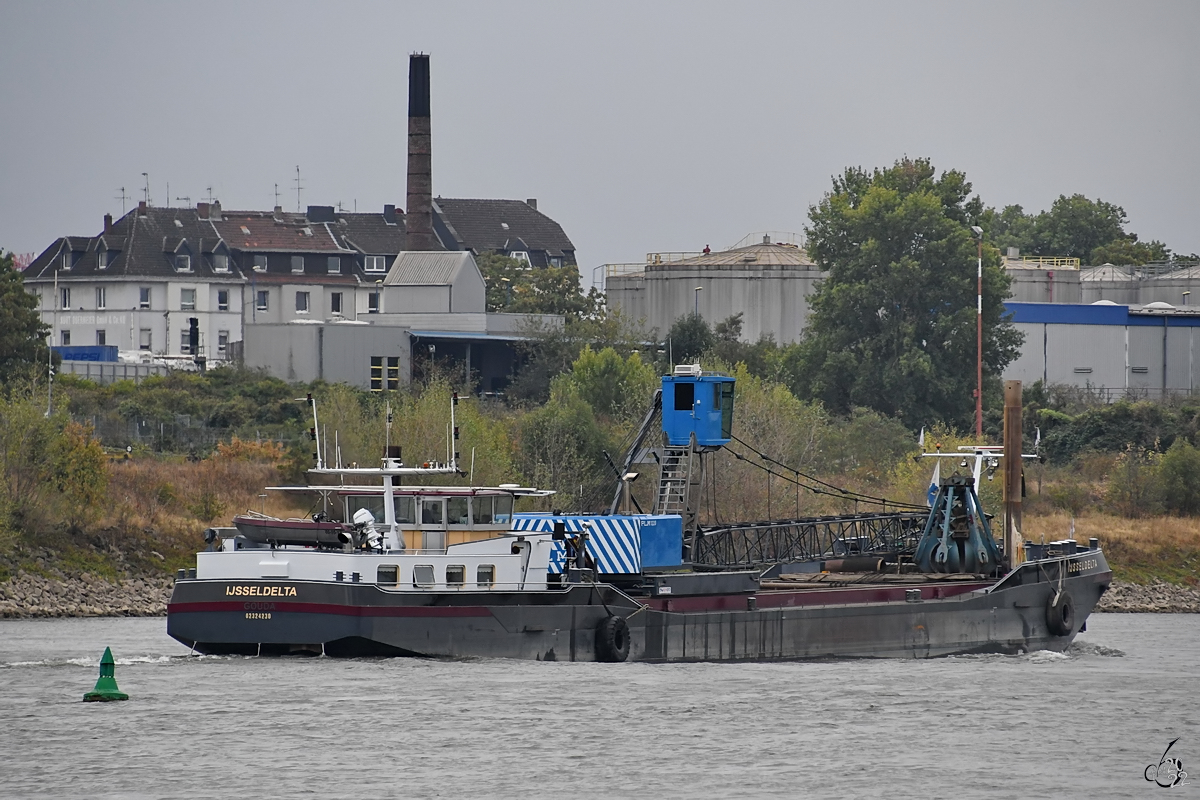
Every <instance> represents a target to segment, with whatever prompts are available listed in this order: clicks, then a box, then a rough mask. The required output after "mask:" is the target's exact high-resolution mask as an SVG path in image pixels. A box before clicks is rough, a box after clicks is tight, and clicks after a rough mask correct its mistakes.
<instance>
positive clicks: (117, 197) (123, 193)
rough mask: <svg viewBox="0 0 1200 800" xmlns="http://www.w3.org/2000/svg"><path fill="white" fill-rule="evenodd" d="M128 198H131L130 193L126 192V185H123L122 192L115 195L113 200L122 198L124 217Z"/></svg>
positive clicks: (122, 214) (122, 213)
mask: <svg viewBox="0 0 1200 800" xmlns="http://www.w3.org/2000/svg"><path fill="white" fill-rule="evenodd" d="M128 199H129V195H127V194H125V187H124V186H122V187H121V193H120V194H118V195H113V200H120V201H121V216H122V217H123V216H125V201H126V200H128Z"/></svg>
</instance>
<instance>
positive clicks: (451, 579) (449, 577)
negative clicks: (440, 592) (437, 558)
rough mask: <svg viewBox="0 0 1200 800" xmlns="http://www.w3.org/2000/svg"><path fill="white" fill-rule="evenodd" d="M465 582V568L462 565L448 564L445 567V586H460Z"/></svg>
mask: <svg viewBox="0 0 1200 800" xmlns="http://www.w3.org/2000/svg"><path fill="white" fill-rule="evenodd" d="M466 582H467V568H466V567H464V566H463V565H462V564H450V565H449V566H447V567H446V585H447V586H462V585H463V584H464V583H466Z"/></svg>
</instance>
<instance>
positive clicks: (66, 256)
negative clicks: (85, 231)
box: [62, 253, 71, 272]
mask: <svg viewBox="0 0 1200 800" xmlns="http://www.w3.org/2000/svg"><path fill="white" fill-rule="evenodd" d="M62 268H63V272H66V271H68V270H69V269H71V254H70V253H63V257H62Z"/></svg>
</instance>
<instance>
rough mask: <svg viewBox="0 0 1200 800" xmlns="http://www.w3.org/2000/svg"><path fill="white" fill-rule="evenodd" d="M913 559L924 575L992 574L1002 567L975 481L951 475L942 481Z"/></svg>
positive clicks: (970, 478)
mask: <svg viewBox="0 0 1200 800" xmlns="http://www.w3.org/2000/svg"><path fill="white" fill-rule="evenodd" d="M914 560H915V561H916V564H917V569H919V570H921V571H922V572H942V573H952V572H967V573H982V574H991V573H993V572H995V571H996V570H997V569H998V568H999V566H1000V551H999V549H998V548H997V547H996V541H995V540H994V539H993V538H992V529H991V526H990V525H988V520H987V517H986V516H985V515H984V513H983V509H982V508H980V506H979V496H978V495H977V494H975V479H974V478H972V477H970V476H962V475H952V476H950V477H949V478H947V479H946V480H944V481H942V485H941V486H940V487H939V488H938V493H937V499H935V500H934V501H933V507H932V508H930V509H929V519H928V520H927V521H926V522H925V531H924V533H923V534H922V535H921V540H920V541H919V542H918V543H917V552H916V556H915V558H914Z"/></svg>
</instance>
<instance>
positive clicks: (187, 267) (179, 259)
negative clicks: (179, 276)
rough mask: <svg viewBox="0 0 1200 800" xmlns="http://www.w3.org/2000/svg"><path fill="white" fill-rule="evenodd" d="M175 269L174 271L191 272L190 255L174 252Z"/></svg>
mask: <svg viewBox="0 0 1200 800" xmlns="http://www.w3.org/2000/svg"><path fill="white" fill-rule="evenodd" d="M175 271H176V272H191V271H192V257H191V256H189V255H188V254H187V253H176V254H175Z"/></svg>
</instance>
